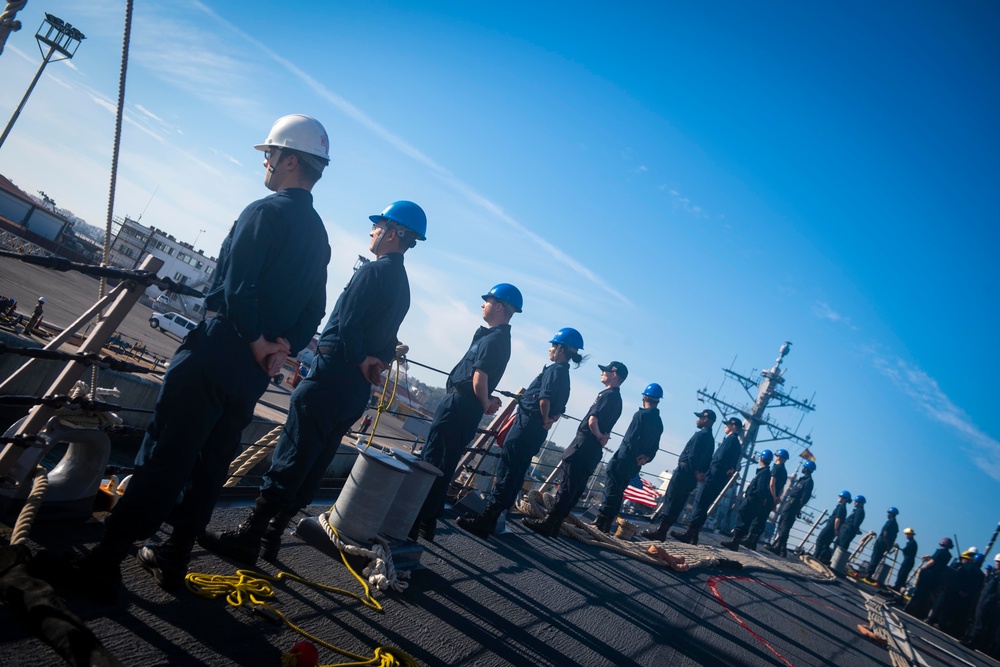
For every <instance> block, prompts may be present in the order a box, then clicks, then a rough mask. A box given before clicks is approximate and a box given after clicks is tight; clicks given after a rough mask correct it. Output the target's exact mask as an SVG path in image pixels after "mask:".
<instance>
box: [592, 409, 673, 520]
mask: <svg viewBox="0 0 1000 667" xmlns="http://www.w3.org/2000/svg"><path fill="white" fill-rule="evenodd" d="M602 432H606V431H603V429H602ZM661 435H663V420H662V419H661V418H660V410H659V409H658V408H657V407H656V406H655V405H654V406H652V407H649V408H640V409H639V410H638V411H636V413H635V414H634V415H633V416H632V422H631V423H630V424H629V425H628V430H626V431H625V437H624V438H622V444H621V446H620V447H619V448H618V451H617V452H615V455H614V456H612V457H611V461H610V462H608V479H607V482H606V486H605V488H604V504H603V505H602V506H601V516H602V517H606V518H607V519H608V520H611V519H614V518H615V517H616V516H618V512H620V511H621V508H622V495H623V494H624V493H625V487H626V486H628V483H629V482H631V481H632V479H634V478H635V476H636V475H638V474H639V470H640V469H641V468H642V466H640V465H639V464H638V463H636V462H635V460H636V459H637V458H638V457H640V456H645V457H646V458H647V459H649V460H652V459H653V457H654V456H656V453H657V452H658V451H659V449H660V436H661Z"/></svg>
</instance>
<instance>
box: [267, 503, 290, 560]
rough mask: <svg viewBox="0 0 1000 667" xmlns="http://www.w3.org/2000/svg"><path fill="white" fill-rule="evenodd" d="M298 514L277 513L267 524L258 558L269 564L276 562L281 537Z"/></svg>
mask: <svg viewBox="0 0 1000 667" xmlns="http://www.w3.org/2000/svg"><path fill="white" fill-rule="evenodd" d="M296 514H298V512H279V513H278V514H276V515H275V516H274V518H272V519H271V520H270V521H268V522H267V528H266V529H265V530H264V536H263V537H262V538H261V540H260V557H261V558H263V559H264V560H266V561H268V562H269V563H271V562H274V561H276V560H278V550H279V549H281V536H282V535H284V534H285V529H286V528H288V524H290V523H291V522H292V519H294V518H295V515H296Z"/></svg>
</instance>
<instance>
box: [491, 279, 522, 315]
mask: <svg viewBox="0 0 1000 667" xmlns="http://www.w3.org/2000/svg"><path fill="white" fill-rule="evenodd" d="M488 296H491V297H493V298H494V299H498V300H500V301H503V302H504V303H509V304H510V306H511V308H513V309H514V312H515V313H520V312H521V306H523V305H524V300H523V299H522V298H521V290H519V289H517V288H516V287H514V286H513V285H511V284H510V283H497V284H496V285H494V286H493V287H492V288H491V289H490V291H489V292H487V293H486V294H484V295H483V301H486V297H488Z"/></svg>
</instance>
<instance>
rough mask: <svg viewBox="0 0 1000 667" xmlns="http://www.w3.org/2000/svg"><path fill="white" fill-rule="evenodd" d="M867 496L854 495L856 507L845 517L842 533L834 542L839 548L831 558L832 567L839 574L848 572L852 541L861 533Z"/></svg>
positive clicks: (841, 528)
mask: <svg viewBox="0 0 1000 667" xmlns="http://www.w3.org/2000/svg"><path fill="white" fill-rule="evenodd" d="M866 502H867V501H866V500H865V497H864V496H862V495H861V494H858V495H856V496H854V509H853V510H852V511H851V513H850V514H848V515H847V518H846V519H844V523H843V525H841V527H840V534H838V535H837V539H836V540H835V541H834V544H836V545H837V548H836V549H834V551H833V558H831V559H830V569H831V570H833V571H834V573H835V574H837V575H839V576H844V575H845V574H846V572H847V559H848V557H849V556H850V553H851V552H850V549H851V542H853V541H854V538H855V536H857V535H860V534H861V524H862V523H864V520H865V503H866Z"/></svg>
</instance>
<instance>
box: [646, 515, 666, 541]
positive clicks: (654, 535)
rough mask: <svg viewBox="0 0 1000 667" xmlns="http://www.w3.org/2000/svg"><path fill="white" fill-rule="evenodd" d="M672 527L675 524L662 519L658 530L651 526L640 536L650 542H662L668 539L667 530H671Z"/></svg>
mask: <svg viewBox="0 0 1000 667" xmlns="http://www.w3.org/2000/svg"><path fill="white" fill-rule="evenodd" d="M672 525H673V524H672V523H671V522H669V521H667V520H666V519H665V518H664V519H660V525H659V526H657V527H656V528H653V527H652V526H650V527H649V528H647V529H646V530H643V531H641V532H640V533H639V534H640V535H642V536H643V537H645V538H646V539H648V540H656V541H657V542H662V541H663V540H665V539H667V530H669V529H670V526H672Z"/></svg>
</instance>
